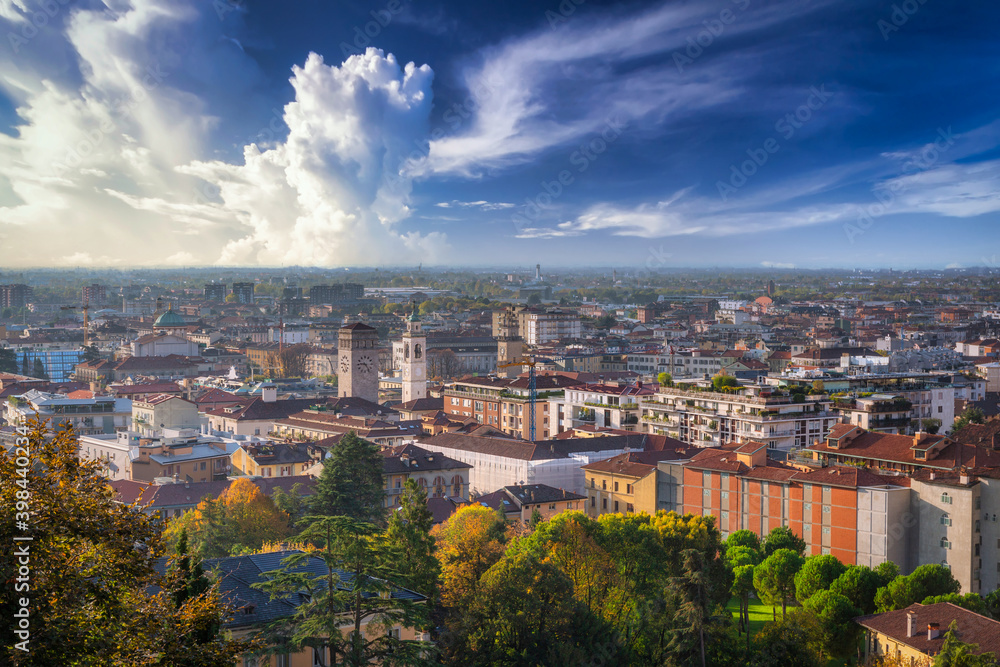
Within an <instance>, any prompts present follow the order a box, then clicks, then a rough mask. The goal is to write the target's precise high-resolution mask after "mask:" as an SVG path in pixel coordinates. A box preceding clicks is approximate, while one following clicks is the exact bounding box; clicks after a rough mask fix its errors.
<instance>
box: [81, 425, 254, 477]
mask: <svg viewBox="0 0 1000 667" xmlns="http://www.w3.org/2000/svg"><path fill="white" fill-rule="evenodd" d="M237 447H238V445H237V444H236V443H235V442H232V441H230V442H226V441H223V440H221V439H219V438H212V437H205V436H202V435H201V434H200V433H198V431H195V430H193V429H163V430H162V431H161V432H160V435H159V436H157V437H155V438H143V437H141V436H140V435H139V434H138V433H135V432H129V431H121V432H119V433H117V434H115V435H113V436H109V435H91V436H81V437H80V442H79V445H78V456H79V457H80V459H89V460H103V461H104V462H105V465H106V474H107V476H108V478H109V479H113V480H114V479H131V480H138V481H144V482H154V481H156V480H157V479H158V478H159V479H161V480H164V481H165V480H166V479H167V478H171V479H173V480H175V481H180V482H207V481H212V480H219V479H225V478H226V477H227V476H228V475H229V474H230V473H231V472H232V461H231V458H230V457H231V455H232V454H233V452H235V451H236V449H237Z"/></svg>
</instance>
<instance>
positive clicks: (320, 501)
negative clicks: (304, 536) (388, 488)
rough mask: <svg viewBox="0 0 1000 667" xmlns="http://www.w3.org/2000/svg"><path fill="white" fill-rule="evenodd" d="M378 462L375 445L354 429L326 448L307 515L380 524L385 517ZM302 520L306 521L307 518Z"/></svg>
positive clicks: (379, 461) (378, 453) (380, 471)
mask: <svg viewBox="0 0 1000 667" xmlns="http://www.w3.org/2000/svg"><path fill="white" fill-rule="evenodd" d="M382 461H383V459H382V453H381V452H380V450H379V448H378V445H375V444H373V443H371V442H368V441H367V440H363V439H361V438H359V437H358V435H357V434H356V433H355V432H354V431H350V432H348V433H347V435H345V436H344V437H343V438H341V440H340V442H338V443H337V444H336V445H335V446H333V447H331V448H330V453H329V454H328V455H327V458H326V459H325V460H324V461H323V472H322V473H320V476H319V479H318V480H316V487H315V489H314V490H313V495H312V496H311V497H310V498H309V514H310V515H313V516H347V517H351V518H352V519H356V520H358V521H365V522H368V523H376V524H382V523H383V522H384V520H385V509H384V504H385V491H384V490H383V482H382V465H383V462H382ZM303 521H304V522H305V523H308V522H309V517H307V518H306V519H304V520H303Z"/></svg>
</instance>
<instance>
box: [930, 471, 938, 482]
mask: <svg viewBox="0 0 1000 667" xmlns="http://www.w3.org/2000/svg"><path fill="white" fill-rule="evenodd" d="M936 477H937V474H936V473H935V472H934V471H933V470H931V481H932V482H933V481H934V479H935V478H936Z"/></svg>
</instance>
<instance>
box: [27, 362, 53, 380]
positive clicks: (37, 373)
mask: <svg viewBox="0 0 1000 667" xmlns="http://www.w3.org/2000/svg"><path fill="white" fill-rule="evenodd" d="M31 377H35V378H39V379H41V380H48V379H49V374H48V373H47V372H46V371H45V364H44V363H43V362H42V360H41V358H40V357H35V363H34V365H33V366H32V368H31Z"/></svg>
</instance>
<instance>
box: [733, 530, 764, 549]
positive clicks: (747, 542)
mask: <svg viewBox="0 0 1000 667" xmlns="http://www.w3.org/2000/svg"><path fill="white" fill-rule="evenodd" d="M733 547H747V548H749V549H753V550H754V551H757V552H760V551H761V550H762V549H763V545H762V544H761V541H760V537H758V536H757V533H755V532H753V531H752V530H746V529H745V528H744V529H742V530H737V531H735V532H733V533H730V534H729V537H727V538H726V550H727V551H728V550H729V549H732V548H733Z"/></svg>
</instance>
